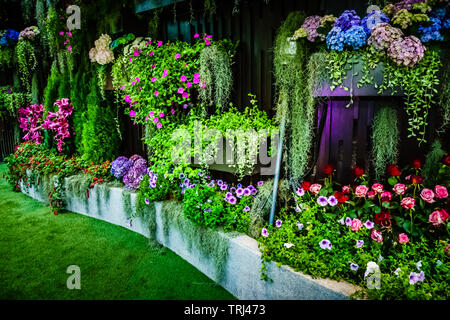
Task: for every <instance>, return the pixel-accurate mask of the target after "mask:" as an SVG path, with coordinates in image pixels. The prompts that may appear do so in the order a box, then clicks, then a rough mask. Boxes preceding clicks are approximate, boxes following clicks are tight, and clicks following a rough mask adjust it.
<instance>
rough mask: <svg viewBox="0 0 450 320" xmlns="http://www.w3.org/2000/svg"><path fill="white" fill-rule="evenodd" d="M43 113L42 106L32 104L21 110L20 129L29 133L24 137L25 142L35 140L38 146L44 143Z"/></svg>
mask: <svg viewBox="0 0 450 320" xmlns="http://www.w3.org/2000/svg"><path fill="white" fill-rule="evenodd" d="M43 113H44V107H43V106H42V104H32V105H30V106H28V107H26V108H20V109H19V127H20V128H21V129H22V131H23V132H26V133H27V134H25V135H24V136H23V140H25V141H28V140H33V141H34V143H36V144H40V143H41V142H42V135H41V132H40V129H41V122H42V115H43Z"/></svg>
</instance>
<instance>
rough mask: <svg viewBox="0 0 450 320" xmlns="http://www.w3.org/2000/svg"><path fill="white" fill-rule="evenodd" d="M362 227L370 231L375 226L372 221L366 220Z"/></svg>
mask: <svg viewBox="0 0 450 320" xmlns="http://www.w3.org/2000/svg"><path fill="white" fill-rule="evenodd" d="M364 226H365V227H366V228H367V229H372V228H373V227H374V226H375V224H374V223H373V222H372V221H369V220H367V221H366V222H364Z"/></svg>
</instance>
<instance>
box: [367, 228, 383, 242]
mask: <svg viewBox="0 0 450 320" xmlns="http://www.w3.org/2000/svg"><path fill="white" fill-rule="evenodd" d="M370 237H371V238H372V240H373V241H376V242H382V241H383V235H382V234H381V231H378V230H375V229H374V230H372V233H371V234H370Z"/></svg>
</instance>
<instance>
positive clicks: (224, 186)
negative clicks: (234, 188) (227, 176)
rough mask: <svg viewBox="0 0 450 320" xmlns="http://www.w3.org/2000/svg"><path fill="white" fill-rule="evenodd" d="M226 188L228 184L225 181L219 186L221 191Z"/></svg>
mask: <svg viewBox="0 0 450 320" xmlns="http://www.w3.org/2000/svg"><path fill="white" fill-rule="evenodd" d="M227 189H228V185H226V184H225V183H224V184H222V185H221V186H220V190H222V191H225V190H227Z"/></svg>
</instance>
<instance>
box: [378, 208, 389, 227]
mask: <svg viewBox="0 0 450 320" xmlns="http://www.w3.org/2000/svg"><path fill="white" fill-rule="evenodd" d="M390 219H391V215H390V213H389V211H387V210H383V211H381V212H380V213H375V223H376V224H379V225H385V224H386V223H389V220H390Z"/></svg>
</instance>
